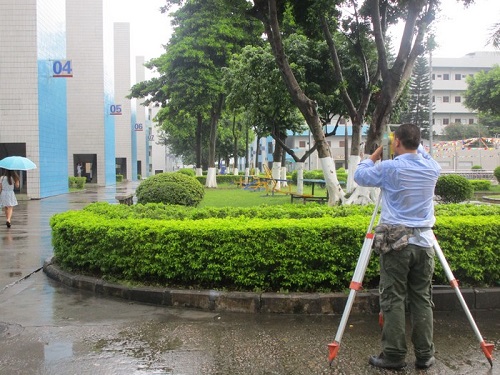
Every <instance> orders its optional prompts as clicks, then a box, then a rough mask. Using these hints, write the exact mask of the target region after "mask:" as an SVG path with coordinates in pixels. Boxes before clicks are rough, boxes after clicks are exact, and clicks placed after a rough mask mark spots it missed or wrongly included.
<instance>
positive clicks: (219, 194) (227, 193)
mask: <svg viewBox="0 0 500 375" xmlns="http://www.w3.org/2000/svg"><path fill="white" fill-rule="evenodd" d="M217 186H218V187H217V188H216V189H208V188H206V189H205V197H204V198H203V200H202V201H201V203H200V204H199V205H198V207H200V208H201V207H253V206H260V205H269V206H271V205H280V204H287V203H290V195H288V194H283V193H274V196H273V195H271V194H269V195H266V191H265V190H261V191H252V190H245V189H241V188H240V187H238V186H237V185H233V184H218V185H217ZM284 190H287V191H288V187H287V188H285V189H284ZM291 191H292V192H295V191H297V186H295V185H292V188H291ZM310 193H311V186H304V194H310ZM314 195H318V196H326V189H322V188H321V187H319V186H315V188H314ZM294 204H295V203H294ZM297 204H301V203H297ZM308 204H312V203H308Z"/></svg>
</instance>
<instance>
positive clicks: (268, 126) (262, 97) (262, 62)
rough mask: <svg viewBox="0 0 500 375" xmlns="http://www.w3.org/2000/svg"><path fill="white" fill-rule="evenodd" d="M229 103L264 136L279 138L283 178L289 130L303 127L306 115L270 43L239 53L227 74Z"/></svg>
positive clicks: (276, 163) (277, 166)
mask: <svg viewBox="0 0 500 375" xmlns="http://www.w3.org/2000/svg"><path fill="white" fill-rule="evenodd" d="M225 82H226V89H227V92H228V96H227V104H228V107H229V108H232V109H233V110H235V111H240V112H242V111H244V113H245V116H246V117H247V119H248V120H249V121H250V123H251V124H253V129H254V131H255V132H256V133H258V134H260V135H261V136H267V135H271V136H272V137H273V138H274V140H275V141H276V144H275V149H274V152H273V176H274V177H275V178H277V179H280V178H281V177H280V174H281V173H282V169H281V168H282V163H281V161H282V159H283V150H284V149H285V150H287V152H291V150H290V149H289V148H288V147H286V145H285V139H286V137H287V131H288V130H290V131H294V132H299V131H301V130H302V127H303V124H304V118H303V117H302V116H301V114H300V112H298V110H297V107H296V106H295V105H294V104H293V102H292V100H291V98H290V95H289V94H288V92H287V90H286V88H285V86H284V84H283V81H282V80H281V77H280V72H279V70H278V68H277V67H276V64H275V60H274V57H273V55H272V53H271V51H270V48H269V46H264V47H260V46H246V47H245V48H243V50H242V51H241V53H240V54H235V55H234V56H233V58H232V59H231V61H230V63H229V67H228V69H227V70H226V75H225Z"/></svg>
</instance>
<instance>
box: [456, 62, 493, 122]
mask: <svg viewBox="0 0 500 375" xmlns="http://www.w3.org/2000/svg"><path fill="white" fill-rule="evenodd" d="M466 82H467V90H466V91H465V94H464V97H465V105H466V106H467V108H469V109H473V110H476V111H478V112H481V113H484V114H487V115H492V116H500V108H499V106H498V103H500V91H499V90H498V87H499V86H500V66H499V65H495V66H494V67H493V68H492V69H491V70H489V71H487V72H486V71H484V70H481V71H479V72H477V73H476V74H474V75H473V76H469V77H467V80H466Z"/></svg>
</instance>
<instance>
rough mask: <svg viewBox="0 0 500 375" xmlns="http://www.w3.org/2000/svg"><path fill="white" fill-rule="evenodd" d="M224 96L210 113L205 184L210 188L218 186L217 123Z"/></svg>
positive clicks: (220, 97)
mask: <svg viewBox="0 0 500 375" xmlns="http://www.w3.org/2000/svg"><path fill="white" fill-rule="evenodd" d="M223 102H224V96H223V95H222V94H220V95H219V98H218V101H217V103H214V105H213V106H212V111H211V113H210V142H209V146H208V174H207V180H206V183H205V186H206V187H208V188H216V187H217V173H216V168H215V149H216V144H217V125H218V124H219V118H220V114H221V112H222V104H223Z"/></svg>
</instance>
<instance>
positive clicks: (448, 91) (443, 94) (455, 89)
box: [432, 52, 500, 134]
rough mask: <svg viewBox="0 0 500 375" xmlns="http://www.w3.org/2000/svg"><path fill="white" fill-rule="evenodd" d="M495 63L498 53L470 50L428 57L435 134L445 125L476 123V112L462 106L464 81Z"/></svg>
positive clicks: (439, 132)
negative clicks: (453, 54) (461, 53)
mask: <svg viewBox="0 0 500 375" xmlns="http://www.w3.org/2000/svg"><path fill="white" fill-rule="evenodd" d="M495 64H500V52H472V53H468V54H467V55H465V56H464V57H460V58H433V59H432V100H433V103H434V111H433V132H434V133H435V134H443V129H444V128H445V127H446V126H447V125H449V124H453V123H462V124H475V123H477V121H478V116H477V113H476V112H473V111H471V110H470V109H468V108H466V107H465V105H464V92H465V91H466V89H467V84H466V82H465V80H466V78H467V77H468V76H472V75H474V74H476V73H478V72H480V71H482V70H484V71H488V70H490V69H491V68H492V67H493V65H495Z"/></svg>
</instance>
